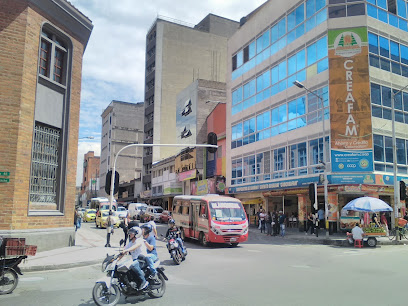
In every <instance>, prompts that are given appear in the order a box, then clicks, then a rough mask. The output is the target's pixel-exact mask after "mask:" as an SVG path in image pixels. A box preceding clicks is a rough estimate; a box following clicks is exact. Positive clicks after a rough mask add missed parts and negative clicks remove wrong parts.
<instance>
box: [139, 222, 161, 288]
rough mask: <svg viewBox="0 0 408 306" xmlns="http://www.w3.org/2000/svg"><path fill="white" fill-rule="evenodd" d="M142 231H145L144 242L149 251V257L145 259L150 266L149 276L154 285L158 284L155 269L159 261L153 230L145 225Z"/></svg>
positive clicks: (148, 225)
mask: <svg viewBox="0 0 408 306" xmlns="http://www.w3.org/2000/svg"><path fill="white" fill-rule="evenodd" d="M141 229H142V230H143V238H144V240H143V241H144V244H145V245H146V249H147V256H146V258H145V261H146V263H147V265H148V266H149V270H150V273H151V274H150V275H149V278H150V279H151V280H153V284H157V271H156V268H155V267H154V262H155V261H156V260H157V259H158V255H157V251H156V238H155V237H154V236H151V235H150V234H151V232H152V230H153V229H152V227H151V226H150V224H143V225H142V226H141Z"/></svg>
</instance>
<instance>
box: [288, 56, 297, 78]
mask: <svg viewBox="0 0 408 306" xmlns="http://www.w3.org/2000/svg"><path fill="white" fill-rule="evenodd" d="M295 72H296V54H295V55H293V56H291V57H289V58H288V75H292V74H294V73H295Z"/></svg>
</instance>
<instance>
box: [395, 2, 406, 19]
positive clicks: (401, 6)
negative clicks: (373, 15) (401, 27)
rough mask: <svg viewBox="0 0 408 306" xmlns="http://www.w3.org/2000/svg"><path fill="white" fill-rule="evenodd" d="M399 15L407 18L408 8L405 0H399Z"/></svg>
mask: <svg viewBox="0 0 408 306" xmlns="http://www.w3.org/2000/svg"><path fill="white" fill-rule="evenodd" d="M397 15H398V16H401V17H404V18H407V9H406V5H405V1H404V0H397Z"/></svg>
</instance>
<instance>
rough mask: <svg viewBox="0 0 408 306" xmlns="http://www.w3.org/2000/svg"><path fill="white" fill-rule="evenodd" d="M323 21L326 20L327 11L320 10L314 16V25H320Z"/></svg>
mask: <svg viewBox="0 0 408 306" xmlns="http://www.w3.org/2000/svg"><path fill="white" fill-rule="evenodd" d="M316 3H317V2H316ZM325 20H327V9H324V10H322V11H321V12H320V13H318V14H317V15H316V25H318V24H321V23H322V22H323V21H325Z"/></svg>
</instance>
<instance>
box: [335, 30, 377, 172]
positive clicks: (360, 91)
mask: <svg viewBox="0 0 408 306" xmlns="http://www.w3.org/2000/svg"><path fill="white" fill-rule="evenodd" d="M328 44H329V45H328V49H329V92H330V127H331V135H330V139H331V163H332V172H371V171H373V141H372V126H371V101H370V82H369V70H368V69H369V63H368V39H367V28H366V27H359V28H349V29H336V30H329V34H328Z"/></svg>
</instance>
